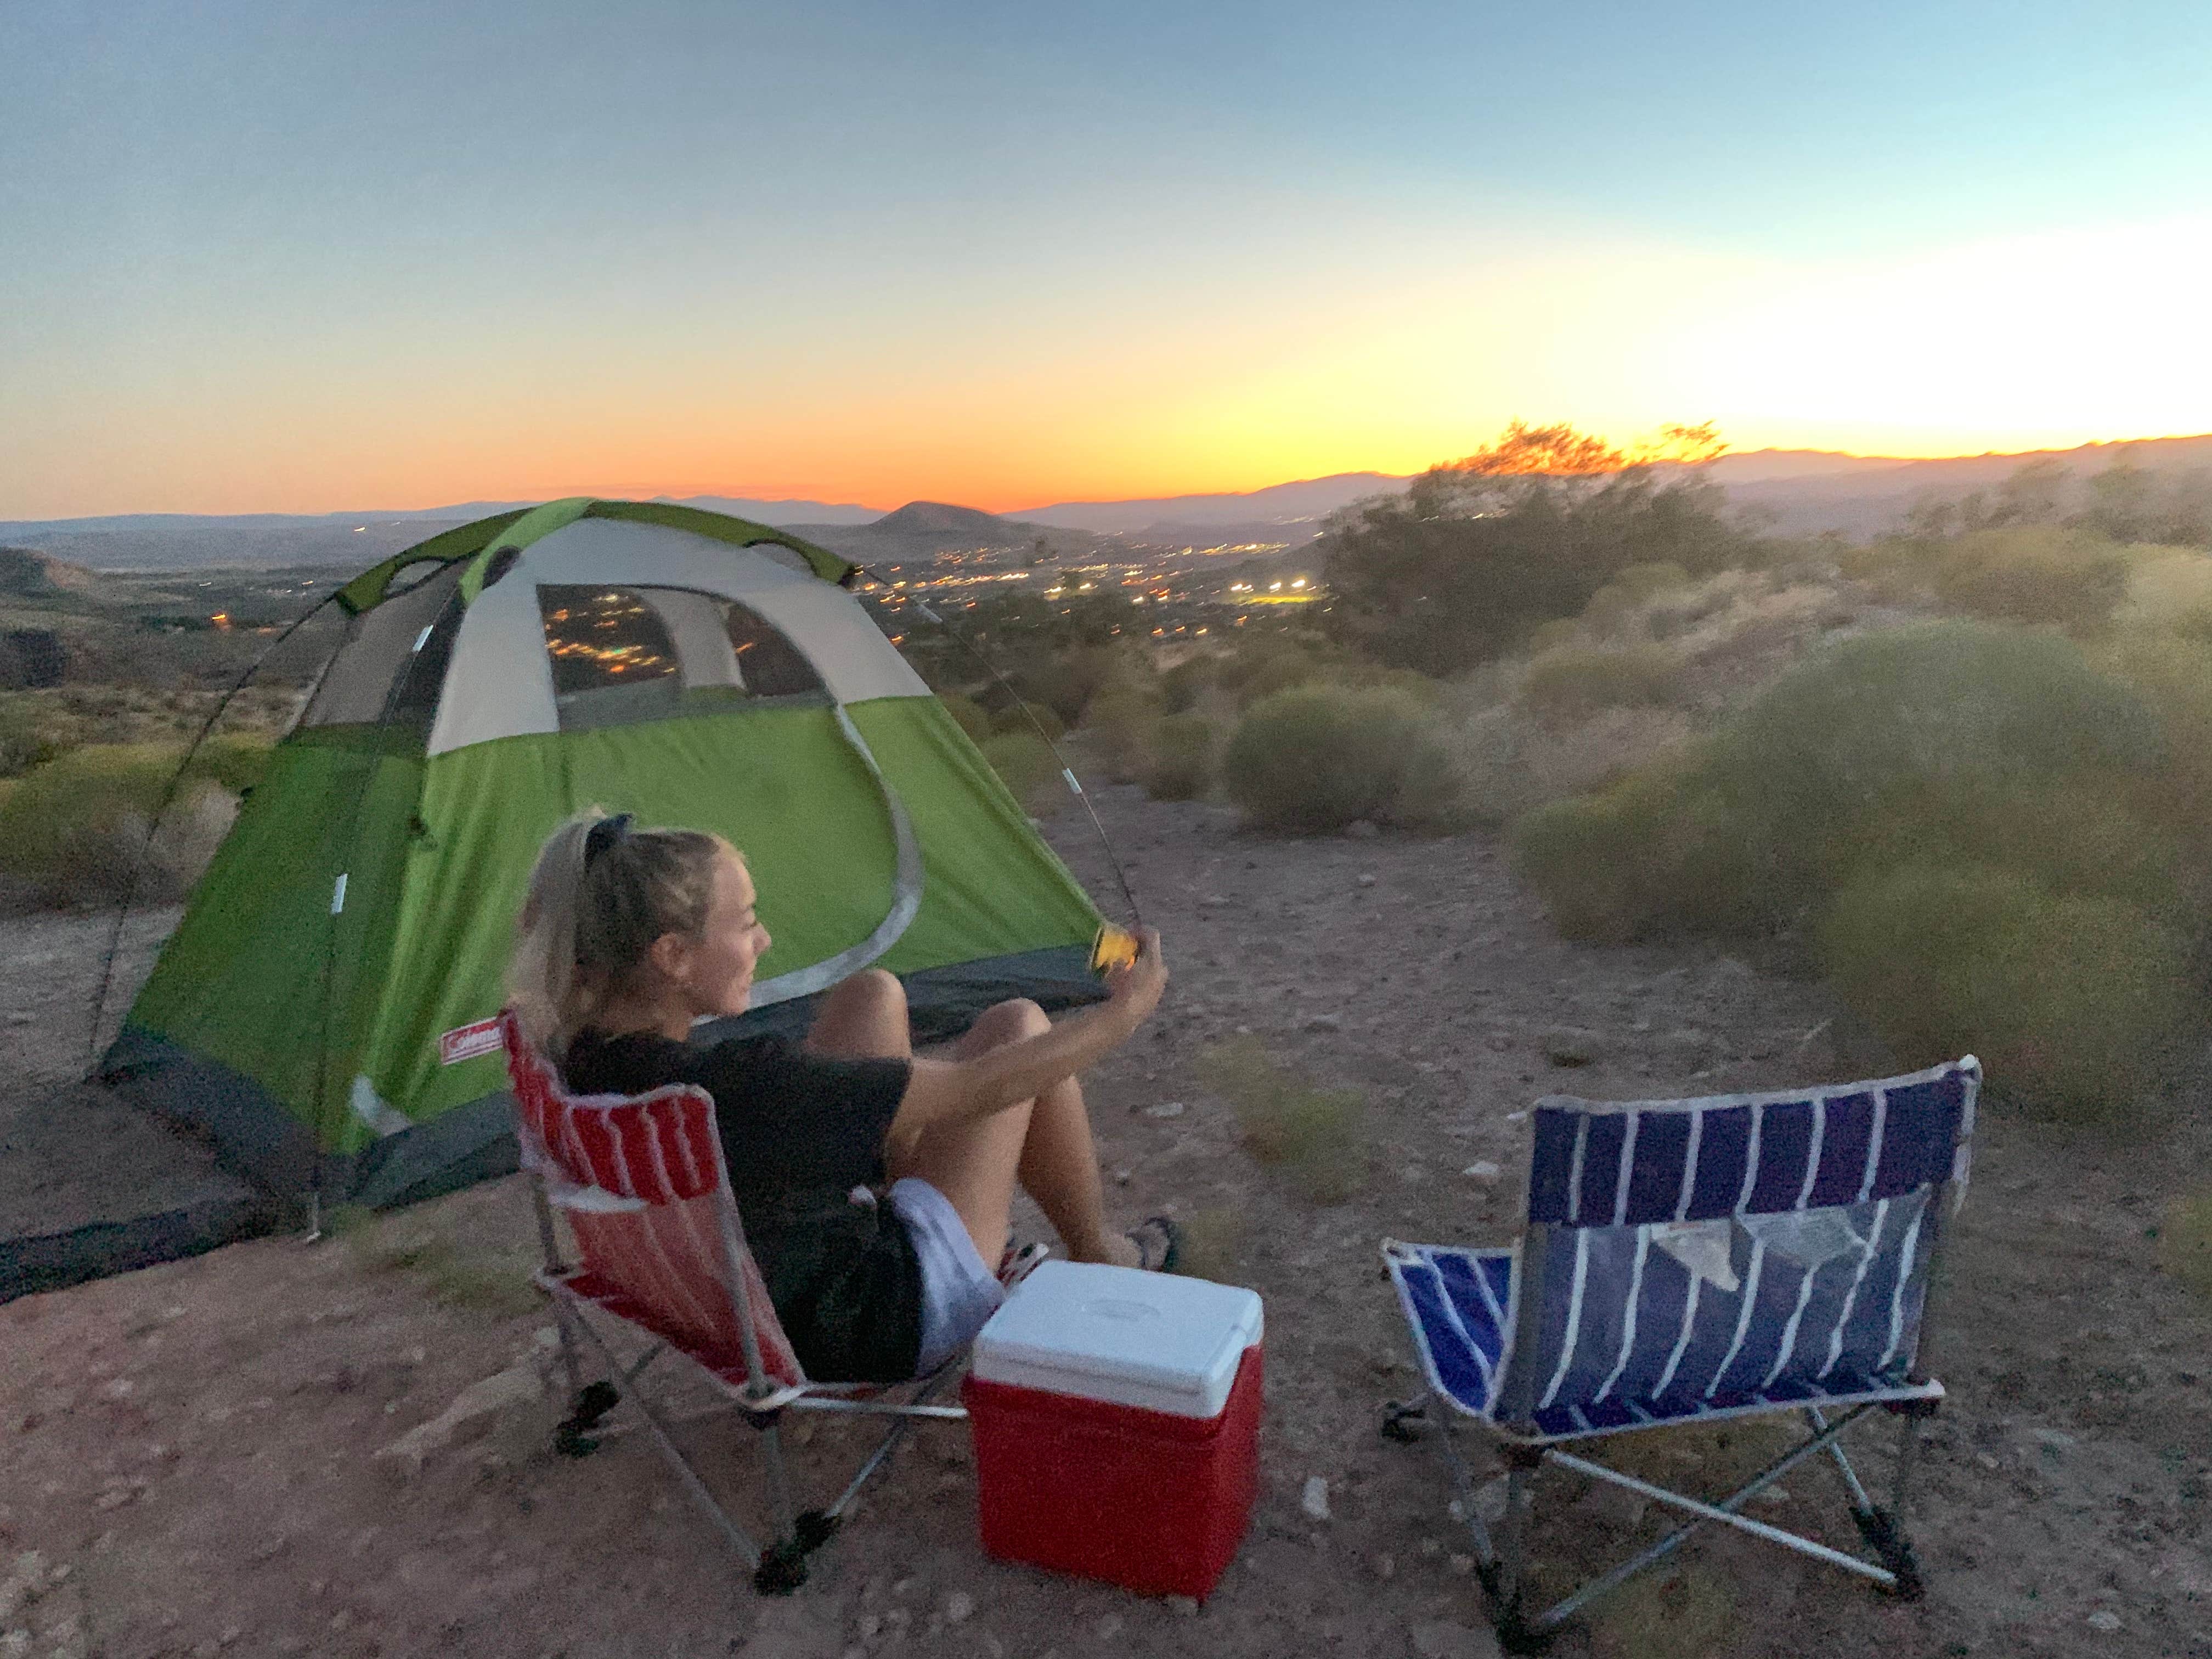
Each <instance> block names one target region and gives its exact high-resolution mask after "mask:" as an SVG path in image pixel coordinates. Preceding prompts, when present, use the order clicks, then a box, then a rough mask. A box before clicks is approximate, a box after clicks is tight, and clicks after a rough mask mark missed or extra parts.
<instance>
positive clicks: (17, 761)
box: [0, 693, 62, 778]
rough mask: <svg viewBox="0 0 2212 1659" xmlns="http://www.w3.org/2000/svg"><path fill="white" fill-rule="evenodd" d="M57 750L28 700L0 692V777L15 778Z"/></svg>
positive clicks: (52, 756)
mask: <svg viewBox="0 0 2212 1659" xmlns="http://www.w3.org/2000/svg"><path fill="white" fill-rule="evenodd" d="M61 747H62V745H61V744H58V743H57V742H56V741H55V739H54V737H53V734H52V732H50V731H49V730H48V729H47V727H46V724H45V723H44V722H43V721H41V720H40V719H39V708H38V705H37V703H36V702H34V701H33V699H32V698H29V697H26V696H9V695H8V694H6V693H0V778H13V777H19V776H21V775H22V774H23V773H25V772H27V771H29V770H30V769H32V768H33V767H34V766H40V765H44V764H45V763H46V762H47V761H50V760H52V759H53V758H54V757H56V756H57V755H58V754H59V753H60V752H61Z"/></svg>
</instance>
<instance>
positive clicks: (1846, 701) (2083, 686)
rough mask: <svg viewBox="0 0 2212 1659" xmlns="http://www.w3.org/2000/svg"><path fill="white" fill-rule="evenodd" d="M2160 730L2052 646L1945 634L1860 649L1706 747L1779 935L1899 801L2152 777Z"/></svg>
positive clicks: (1737, 720) (1903, 632) (2019, 635)
mask: <svg viewBox="0 0 2212 1659" xmlns="http://www.w3.org/2000/svg"><path fill="white" fill-rule="evenodd" d="M2163 752H2164V750H2163V739H2162V734H2161V732H2160V723H2159V720H2158V719H2157V716H2156V715H2155V714H2154V713H2153V711H2152V710H2151V709H2150V708H2148V707H2147V706H2146V705H2145V703H2144V702H2142V699H2141V698H2140V697H2138V696H2136V694H2135V693H2134V692H2132V691H2130V690H2128V688H2126V687H2125V686H2123V685H2121V684H2118V682H2116V681H2114V680H2112V679H2110V678H2106V677H2105V676H2103V675H2101V674H2099V673H2098V672H2096V671H2095V670H2093V668H2092V667H2091V666H2090V665H2089V664H2088V662H2087V660H2086V659H2084V658H2083V656H2082V655H2081V651H2080V650H2079V649H2078V648H2077V647H2075V646H2074V645H2073V644H2071V643H2070V642H2069V641H2066V640H2064V639H2062V638H2060V637H2057V636H2056V635H2047V634H2040V633H2031V632H2027V631H2025V630H2021V629H2006V628H1998V627H1993V626H1990V625H1988V624H1985V623H1961V622H1946V623H1928V624H1922V625H1917V626H1914V627H1910V628H1901V629H1893V630H1891V631H1889V632H1887V633H1882V634H1874V635H1861V636H1859V637H1857V638H1855V639H1851V640H1849V641H1844V642H1843V643H1842V644H1840V645H1838V646H1837V647H1833V648H1832V649H1830V650H1827V651H1826V652H1822V653H1818V654H1816V655H1815V656H1814V657H1813V658H1811V659H1808V660H1807V661H1806V662H1804V663H1802V664H1801V665H1799V666H1798V667H1797V668H1796V669H1794V670H1792V671H1790V672H1789V673H1787V674H1785V675H1784V676H1783V677H1782V678H1780V679H1778V680H1777V681H1775V682H1774V684H1771V686H1769V687H1768V688H1767V690H1765V692H1764V693H1762V694H1761V695H1760V696H1759V697H1758V698H1757V699H1755V700H1754V701H1753V702H1752V703H1750V704H1749V705H1748V706H1747V707H1746V708H1744V709H1743V710H1742V711H1741V713H1740V714H1737V715H1736V716H1735V717H1734V718H1733V719H1732V720H1729V722H1728V723H1727V724H1726V725H1724V726H1723V727H1722V728H1721V729H1720V731H1719V732H1717V734H1716V736H1715V738H1714V740H1713V741H1712V743H1711V744H1710V745H1709V746H1708V749H1707V753H1706V759H1705V763H1704V766H1703V769H1702V775H1703V780H1704V783H1705V787H1707V788H1708V789H1709V790H1710V791H1711V793H1713V794H1714V795H1715V796H1717V802H1718V805H1719V808H1720V810H1721V812H1722V814H1723V816H1724V817H1725V818H1726V819H1727V820H1728V821H1729V823H1730V824H1731V825H1732V826H1734V829H1735V833H1736V834H1737V835H1738V836H1740V837H1741V841H1742V844H1743V860H1744V864H1743V867H1742V869H1741V871H1740V872H1738V874H1737V878H1738V879H1740V880H1742V881H1744V882H1746V883H1747V884H1749V885H1751V886H1752V887H1753V888H1754V889H1756V890H1757V894H1758V901H1759V904H1760V905H1761V906H1762V907H1763V908H1764V909H1765V913H1766V914H1767V915H1769V916H1770V917H1771V919H1772V921H1775V922H1777V923H1783V922H1787V921H1790V920H1791V919H1792V918H1793V916H1794V915H1796V913H1799V912H1801V911H1802V909H1803V908H1805V907H1806V906H1807V905H1808V904H1809V903H1810V902H1812V901H1813V900H1814V897H1816V896H1817V895H1818V893H1819V891H1820V890H1821V889H1822V888H1823V887H1825V886H1826V884H1829V883H1830V882H1832V880H1833V879H1834V878H1835V877H1836V876H1837V875H1838V874H1840V873H1841V872H1843V871H1844V870H1845V869H1848V868H1849V867H1850V866H1852V865H1853V864H1854V863H1855V862H1856V860H1855V856H1854V854H1855V848H1856V847H1857V843H1858V842H1859V841H1860V840H1861V839H1862V838H1863V836H1865V835H1866V834H1867V833H1868V826H1869V823H1870V822H1871V821H1872V820H1873V819H1875V817H1878V816H1880V815H1881V813H1882V812H1883V811H1885V810H1886V809H1887V810H1889V811H1895V810H1898V809H1897V803H1898V802H1899V799H1900V797H1905V798H1911V797H1912V796H1913V795H1914V794H1915V793H1916V792H1921V791H1927V790H1930V789H1933V790H1948V789H1952V788H1954V787H1960V786H1961V785H1962V784H1964V783H1966V782H1967V781H1972V780H1974V779H1986V780H1992V781H1998V780H2006V779H2011V780H2023V779H2036V778H2063V777H2068V776H2080V775H2085V774H2104V773H2113V774H2129V773H2137V774H2148V773H2149V772H2151V771H2152V770H2154V769H2155V767H2156V765H2157V763H2158V762H2159V761H2160V758H2161V757H2162V755H2163Z"/></svg>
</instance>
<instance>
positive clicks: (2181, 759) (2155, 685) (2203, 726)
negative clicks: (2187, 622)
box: [2105, 633, 2212, 871]
mask: <svg viewBox="0 0 2212 1659" xmlns="http://www.w3.org/2000/svg"><path fill="white" fill-rule="evenodd" d="M2105 665H2106V668H2107V669H2108V670H2109V671H2111V672H2112V675H2113V677H2114V678H2117V679H2118V680H2120V681H2121V682H2123V683H2124V684H2125V685H2126V686H2127V687H2128V688H2129V690H2131V691H2133V692H2134V693H2135V694H2136V696H2139V697H2141V698H2142V701H2143V702H2144V703H2145V704H2146V705H2147V706H2148V708H2150V710H2151V712H2152V713H2153V714H2155V715H2156V716H2157V718H2158V720H2160V724H2161V726H2162V727H2163V730H2164V733H2165V738H2166V758H2165V763H2164V764H2163V765H2161V766H2160V767H2159V768H2158V769H2157V770H2156V771H2155V772H2154V773H2153V774H2151V775H2148V776H2147V777H2144V778H2142V779H2138V780H2136V781H2135V786H2136V787H2135V789H2134V792H2133V795H2132V799H2134V801H2135V802H2136V805H2138V806H2139V807H2140V808H2141V809H2142V810H2143V811H2148V812H2150V813H2153V814H2154V815H2155V816H2156V817H2158V818H2159V820H2160V822H2162V823H2166V824H2167V825H2170V826H2172V828H2173V829H2176V830H2178V831H2179V833H2180V834H2181V835H2183V836H2185V837H2186V838H2187V839H2188V840H2189V841H2190V842H2191V843H2192V844H2193V845H2194V846H2195V848H2196V849H2197V861H2198V863H2199V864H2200V865H2201V866H2204V867H2206V868H2207V870H2208V871H2212V636H2208V637H2206V638H2204V639H2202V640H2198V639H2193V638H2191V637H2189V636H2188V635H2184V634H2178V633H2167V634H2164V635H2148V636H2143V637H2137V638H2133V639H2130V640H2127V641H2124V642H2122V643H2121V644H2120V645H2119V646H2118V647H2117V648H2115V649H2114V650H2113V651H2112V652H2111V653H2108V654H2107V656H2106V659H2105Z"/></svg>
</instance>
